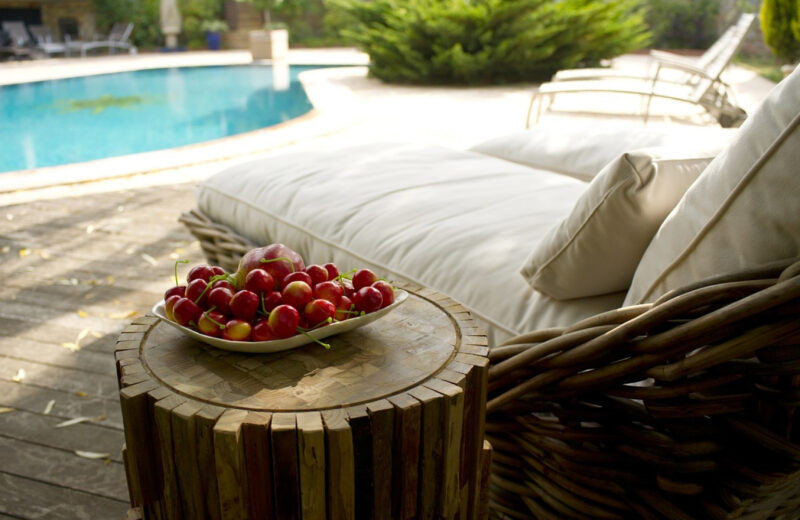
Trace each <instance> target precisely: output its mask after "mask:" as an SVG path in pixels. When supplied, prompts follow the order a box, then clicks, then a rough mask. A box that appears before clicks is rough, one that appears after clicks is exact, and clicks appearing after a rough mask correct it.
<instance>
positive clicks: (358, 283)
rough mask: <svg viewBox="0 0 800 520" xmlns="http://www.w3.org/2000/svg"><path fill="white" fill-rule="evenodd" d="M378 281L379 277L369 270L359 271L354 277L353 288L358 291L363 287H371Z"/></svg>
mask: <svg viewBox="0 0 800 520" xmlns="http://www.w3.org/2000/svg"><path fill="white" fill-rule="evenodd" d="M377 281H378V277H377V276H375V273H373V272H372V271H370V270H369V269H359V270H358V271H356V274H354V275H353V288H354V289H355V290H356V291H358V290H359V289H361V288H362V287H369V286H370V285H372V284H374V283H375V282H377Z"/></svg>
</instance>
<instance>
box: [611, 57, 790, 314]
mask: <svg viewBox="0 0 800 520" xmlns="http://www.w3.org/2000/svg"><path fill="white" fill-rule="evenodd" d="M799 127H800V69H798V70H795V72H793V73H792V74H791V75H790V76H789V77H788V78H786V79H785V80H784V81H782V82H781V83H780V84H779V85H778V86H777V87H775V88H774V89H773V90H772V92H771V93H770V95H769V96H768V97H767V99H766V100H765V101H764V103H763V104H762V105H761V107H759V108H758V110H757V111H756V112H755V113H754V114H753V115H752V116H750V118H748V120H747V121H745V124H744V125H743V126H742V128H741V129H740V132H739V135H738V136H737V137H736V139H735V140H734V142H733V143H732V144H731V145H730V147H729V148H728V149H727V150H725V151H724V152H723V153H721V154H720V155H719V156H717V158H716V159H715V160H714V161H713V162H712V163H711V164H710V165H709V167H708V168H707V169H706V171H705V172H704V173H703V175H702V176H701V177H700V178H699V179H698V180H697V182H696V183H695V184H694V185H693V186H692V187H691V188H690V189H689V190H688V191H687V192H686V195H684V197H683V199H682V200H681V201H680V202H679V203H678V205H677V206H676V207H675V209H674V210H673V212H672V213H671V214H670V215H669V216H668V217H667V218H666V219H665V220H664V223H663V224H662V226H661V228H660V229H659V230H658V232H657V233H656V236H655V237H654V238H653V241H652V243H651V244H650V246H649V247H648V248H647V251H645V254H644V255H643V257H642V261H641V263H640V265H639V267H638V268H637V270H636V275H635V276H634V280H633V283H632V285H631V288H630V291H629V292H628V295H627V297H626V299H625V301H626V303H635V302H642V301H653V300H654V299H656V298H658V297H659V296H660V295H662V294H664V293H665V292H667V291H669V290H671V289H674V288H678V287H680V286H682V285H684V284H687V283H690V282H695V281H698V280H701V279H703V278H707V277H709V276H712V275H716V274H722V273H729V272H734V271H737V270H740V269H744V268H748V267H753V266H756V265H759V264H762V263H767V262H771V261H775V260H780V259H783V258H788V257H794V256H798V255H800V211H798V210H800V175H798V165H800V128H799Z"/></svg>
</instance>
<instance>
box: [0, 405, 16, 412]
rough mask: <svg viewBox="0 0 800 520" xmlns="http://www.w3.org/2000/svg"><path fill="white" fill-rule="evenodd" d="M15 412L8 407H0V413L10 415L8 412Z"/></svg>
mask: <svg viewBox="0 0 800 520" xmlns="http://www.w3.org/2000/svg"><path fill="white" fill-rule="evenodd" d="M13 411H14V409H13V408H9V407H7V406H0V413H8V412H13Z"/></svg>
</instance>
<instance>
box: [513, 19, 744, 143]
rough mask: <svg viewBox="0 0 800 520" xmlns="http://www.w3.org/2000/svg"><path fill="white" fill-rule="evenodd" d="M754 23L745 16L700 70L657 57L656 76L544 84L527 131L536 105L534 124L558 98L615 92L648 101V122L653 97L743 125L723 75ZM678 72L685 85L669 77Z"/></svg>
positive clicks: (729, 124)
mask: <svg viewBox="0 0 800 520" xmlns="http://www.w3.org/2000/svg"><path fill="white" fill-rule="evenodd" d="M754 20H755V16H754V15H752V14H744V15H742V16H741V18H740V20H739V23H737V24H736V26H734V28H733V29H734V30H733V31H732V33H731V36H729V37H727V38H724V39H723V40H722V43H721V44H720V45H719V47H720V50H718V51H715V52H713V53H711V54H712V55H711V56H708V57H707V58H706V59H704V60H703V61H702V62H700V63H699V65H700V66H698V65H697V64H690V63H687V62H685V61H683V60H676V59H671V58H667V57H666V56H663V55H658V54H657V56H659V59H658V60H657V64H656V67H655V70H654V72H653V74H652V77H649V78H645V77H642V76H630V75H625V74H612V75H610V76H608V77H599V76H598V79H594V80H591V79H590V80H578V79H574V80H569V81H553V82H550V83H544V84H542V85H540V87H539V89H538V90H537V91H536V92H534V93H533V95H532V96H531V101H530V104H529V106H528V113H527V116H526V119H525V124H526V128H529V127H530V125H531V116H532V115H533V114H534V106H536V107H537V109H536V111H535V115H536V117H535V119H534V124H536V123H538V122H539V119H540V118H541V114H542V112H543V111H544V109H545V108H546V106H547V107H549V105H551V104H552V102H553V99H554V98H555V96H556V95H558V94H578V93H581V94H586V93H616V94H630V95H637V96H640V97H641V98H642V100H643V102H644V103H643V110H642V113H643V114H642V115H643V116H644V121H645V122H647V121H648V120H649V118H650V108H651V105H652V101H653V98H662V99H670V100H673V101H680V102H683V103H689V104H693V105H698V106H700V107H702V108H703V109H704V110H705V111H706V112H707V113H708V114H709V115H710V116H711V117H713V118H714V119H715V120H716V121H717V122H719V124H720V125H721V126H723V127H735V126H739V125H740V124H741V123H742V122H743V121H744V119H745V118H746V116H747V114H746V113H745V111H744V110H742V109H741V108H739V107H738V105H737V104H736V102H735V99H733V97H732V90H731V89H730V87H729V86H728V85H727V84H726V83H725V82H724V81H723V80H722V78H721V76H722V73H723V72H724V71H725V69H726V68H727V66H728V65H729V64H730V62H731V60H732V59H733V57H734V56H735V55H736V52H738V49H739V47H740V46H741V44H742V41H743V40H744V36H745V35H746V34H747V32H748V31H749V29H750V27H751V26H752V24H753V21H754ZM674 71H679V72H681V73H684V74H686V78H685V79H684V81H683V82H681V83H676V81H675V79H674V78H673V77H671V76H669V73H670V72H674ZM557 76H558V75H557ZM562 76H563V75H562ZM620 78H622V79H623V81H622V82H620V81H619V80H620ZM562 79H563V78H562ZM537 102H538V103H537ZM545 103H547V105H545Z"/></svg>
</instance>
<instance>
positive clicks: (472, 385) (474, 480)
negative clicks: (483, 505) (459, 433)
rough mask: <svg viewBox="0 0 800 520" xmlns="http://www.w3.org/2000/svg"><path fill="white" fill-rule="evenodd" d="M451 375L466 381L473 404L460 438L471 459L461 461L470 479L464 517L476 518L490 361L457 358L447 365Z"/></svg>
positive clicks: (464, 356)
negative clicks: (465, 378) (464, 442)
mask: <svg viewBox="0 0 800 520" xmlns="http://www.w3.org/2000/svg"><path fill="white" fill-rule="evenodd" d="M448 368H449V369H451V370H453V371H454V372H457V373H461V374H464V375H465V376H466V377H467V387H468V388H469V392H468V393H467V396H466V397H465V399H466V401H468V402H471V403H474V406H473V407H472V409H471V410H469V411H468V412H467V416H466V420H465V422H464V432H463V434H464V435H466V436H467V439H466V441H468V446H467V449H468V450H469V453H470V457H469V458H468V459H465V460H462V470H463V471H465V472H466V473H467V474H468V475H470V483H469V497H470V498H469V504H468V506H469V508H468V510H467V516H468V517H469V518H475V515H476V514H477V511H478V499H479V497H478V491H479V482H478V479H479V468H480V457H479V456H478V455H476V454H478V453H480V450H481V447H482V446H483V437H484V431H485V429H486V394H487V388H488V382H489V359H488V358H486V357H483V356H480V355H475V354H458V355H456V357H455V358H454V360H453V361H452V362H451V363H450V364H449V365H448Z"/></svg>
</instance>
